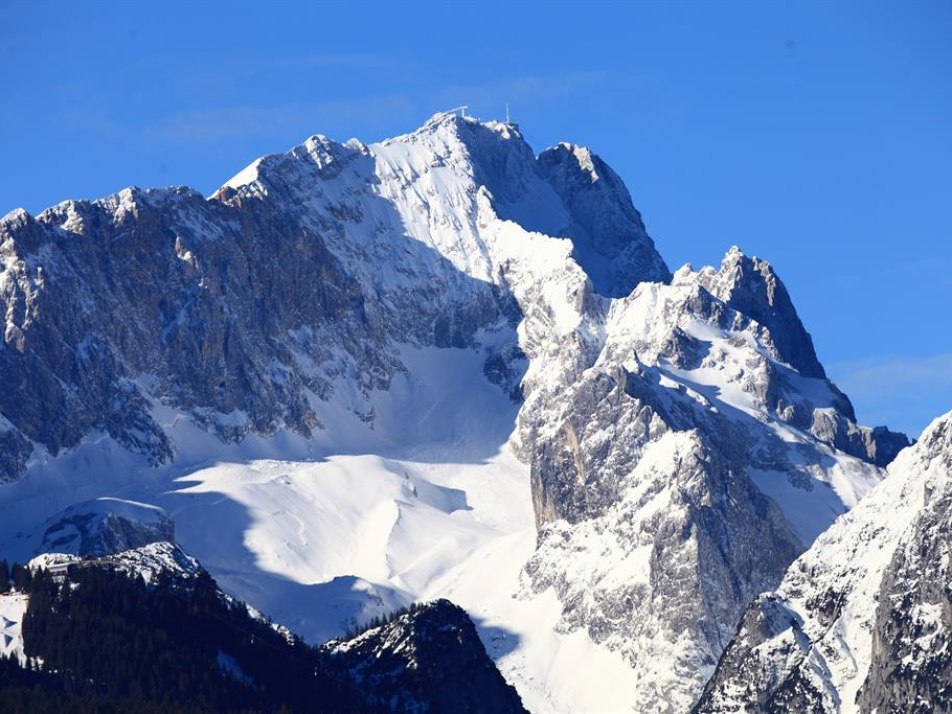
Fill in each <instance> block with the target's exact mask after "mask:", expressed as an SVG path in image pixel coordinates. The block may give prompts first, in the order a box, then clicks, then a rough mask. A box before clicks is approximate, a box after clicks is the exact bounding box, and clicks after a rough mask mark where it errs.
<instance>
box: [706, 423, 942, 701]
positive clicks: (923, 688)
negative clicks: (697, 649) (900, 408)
mask: <svg viewBox="0 0 952 714" xmlns="http://www.w3.org/2000/svg"><path fill="white" fill-rule="evenodd" d="M950 518H952V415H949V414H947V415H946V416H944V417H942V418H940V419H938V420H936V421H935V422H933V423H932V425H931V426H930V427H929V428H927V429H926V431H925V432H924V433H923V435H922V438H921V439H920V440H919V441H918V442H917V443H916V445H915V446H914V447H911V448H909V449H907V450H905V451H903V452H902V453H901V454H900V455H899V457H898V458H897V459H896V460H895V461H894V462H893V464H892V465H890V467H889V470H888V473H887V476H886V478H885V479H884V481H883V482H882V483H881V484H880V485H879V486H878V487H877V488H876V489H874V490H873V491H872V492H871V493H870V494H869V496H867V497H866V498H865V499H864V500H863V501H862V502H861V503H860V504H859V506H857V507H856V508H855V509H853V510H852V511H850V512H849V513H848V514H846V515H845V516H843V517H841V518H840V519H839V520H838V521H837V522H836V523H835V524H834V525H833V526H832V527H831V528H830V529H829V530H828V531H827V532H826V533H824V534H823V535H822V536H820V538H818V539H817V541H816V543H815V544H814V545H813V547H812V548H811V549H810V550H808V551H807V552H806V553H804V554H803V555H802V556H801V557H800V558H799V559H798V560H797V561H796V562H795V563H794V564H793V565H792V566H791V568H790V570H789V572H788V573H787V574H786V576H785V577H784V579H783V582H782V583H781V584H780V586H779V588H777V590H775V591H774V592H771V593H768V594H766V595H764V596H762V597H760V598H758V599H757V601H755V602H754V604H752V605H751V607H750V608H749V609H748V611H747V612H746V614H745V615H744V618H743V620H742V622H741V625H740V627H739V629H738V631H737V633H736V635H735V637H734V639H733V641H732V642H731V645H730V646H729V647H728V648H727V651H726V652H725V653H724V656H723V658H722V659H721V661H720V663H719V664H718V667H717V672H716V674H715V675H714V677H713V678H712V680H711V681H710V682H709V683H708V685H707V687H706V688H705V691H704V695H703V696H702V698H701V700H700V702H699V704H698V706H697V708H696V711H698V712H736V711H751V710H754V711H772V712H800V711H814V712H857V711H858V712H875V711H878V712H890V711H917V712H918V711H921V712H927V711H928V712H932V711H948V710H949V708H950V706H952V700H950V692H952V635H950V632H952V629H950V628H952V607H950V588H949V582H950V579H949V559H950V555H952V554H950V548H952V546H950V542H949V523H950Z"/></svg>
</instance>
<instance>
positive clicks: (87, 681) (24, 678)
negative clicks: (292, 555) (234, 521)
mask: <svg viewBox="0 0 952 714" xmlns="http://www.w3.org/2000/svg"><path fill="white" fill-rule="evenodd" d="M14 580H15V581H16V582H17V584H18V586H17V589H16V590H14V591H12V592H8V593H2V592H0V612H7V614H13V613H12V612H10V610H12V609H13V606H14V605H15V606H16V607H17V608H19V611H18V613H16V615H15V617H16V624H17V625H18V626H20V631H19V632H18V636H17V640H18V641H17V642H15V643H13V647H15V648H16V651H15V652H13V653H12V654H14V655H16V656H17V658H18V660H19V663H18V664H16V665H13V664H9V665H3V664H2V663H0V672H2V674H3V678H2V681H3V686H2V687H0V702H3V703H5V704H6V705H7V706H10V707H12V708H17V709H24V708H36V707H39V706H40V704H41V703H43V702H49V703H51V704H52V703H56V704H57V706H56V708H57V709H60V708H62V707H64V706H65V707H66V708H80V705H81V704H82V705H83V706H91V707H93V708H95V709H97V710H102V709H103V708H117V709H123V710H128V709H134V710H136V711H139V710H141V709H142V708H143V707H144V708H146V709H155V710H158V711H162V710H164V711H168V710H170V709H176V710H177V709H179V708H181V709H182V710H186V709H188V710H193V711H201V710H205V711H222V710H235V711H237V710H239V709H240V710H242V711H278V710H281V711H375V712H382V711H416V712H451V711H468V712H521V711H524V709H523V708H522V706H521V704H520V700H519V697H518V695H517V694H516V692H515V690H514V689H513V688H512V687H511V686H509V685H507V684H506V682H505V681H504V680H503V678H502V676H501V675H500V674H499V672H498V670H496V668H495V667H494V666H493V664H492V661H491V660H490V659H489V658H488V657H487V656H486V651H485V649H484V648H483V646H482V643H481V642H480V641H479V638H478V636H477V635H476V631H475V628H474V627H473V624H472V621H470V619H469V618H468V617H467V615H466V613H465V612H463V611H462V610H460V609H459V608H457V607H455V606H454V605H452V604H451V603H448V602H446V601H438V602H434V603H426V604H420V605H417V606H415V607H414V608H412V610H411V611H410V612H408V613H406V614H402V615H399V616H396V617H393V618H392V619H391V621H390V622H388V623H386V624H384V625H382V626H380V627H377V628H374V629H371V630H368V631H367V632H364V633H362V634H361V635H359V636H356V637H354V638H353V639H351V640H344V641H340V640H337V641H334V642H333V643H331V644H330V645H328V646H327V647H325V648H323V649H313V648H309V647H307V646H306V645H304V644H303V643H302V642H301V641H300V640H299V639H297V638H296V637H294V636H293V635H292V634H291V633H289V632H287V631H286V630H283V629H282V628H280V627H276V626H274V625H273V624H271V623H270V622H268V621H266V620H264V619H263V618H262V617H261V615H259V614H258V613H257V612H255V611H254V610H252V609H250V608H248V607H247V606H246V605H244V604H243V603H240V602H237V601H235V600H234V599H232V598H230V597H228V596H227V595H225V594H224V593H222V592H221V591H220V590H219V589H218V588H217V586H216V584H215V583H214V581H213V580H212V579H211V578H210V576H209V575H208V573H207V572H206V571H205V570H204V569H203V568H202V567H201V566H200V565H199V564H198V563H197V561H195V560H194V558H191V557H189V556H188V555H186V554H185V553H183V552H182V551H181V549H179V548H178V547H177V546H175V545H173V544H171V543H167V542H165V543H155V544H152V545H150V546H146V547H144V548H139V549H134V550H130V551H124V552H122V553H115V554H112V555H108V556H102V557H98V558H91V557H86V558H78V557H75V556H65V555H62V554H45V555H43V556H40V557H38V558H35V559H34V560H33V561H31V563H30V567H29V568H28V569H21V570H19V572H17V571H15V572H14ZM6 587H7V583H6V582H4V583H3V589H6ZM27 661H29V662H30V663H31V667H30V668H29V669H24V668H23V667H22V665H23V664H25V663H26V662H27Z"/></svg>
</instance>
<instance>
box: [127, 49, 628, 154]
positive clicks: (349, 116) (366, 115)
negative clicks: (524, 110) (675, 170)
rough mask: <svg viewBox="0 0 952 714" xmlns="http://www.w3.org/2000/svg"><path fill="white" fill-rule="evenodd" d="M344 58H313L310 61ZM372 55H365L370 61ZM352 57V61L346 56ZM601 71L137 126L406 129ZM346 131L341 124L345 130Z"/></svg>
mask: <svg viewBox="0 0 952 714" xmlns="http://www.w3.org/2000/svg"><path fill="white" fill-rule="evenodd" d="M345 59H347V58H337V59H336V60H335V59H333V58H332V59H328V58H327V57H316V58H314V61H322V62H331V61H344V60H345ZM375 59H376V58H371V57H365V58H363V61H365V62H371V61H375ZM352 61H356V60H352ZM610 79H611V76H610V75H609V74H607V73H605V72H573V73H569V74H565V75H553V76H545V77H542V76H521V77H513V78H508V79H500V80H496V81H491V82H485V83H475V84H467V85H451V86H447V87H444V88H442V89H437V90H434V91H431V92H427V93H425V94H419V95H417V94H412V95H411V94H389V95H380V94H375V95H366V96H363V97H356V98H353V99H345V100H334V101H319V102H297V103H291V104H283V105H274V106H252V105H238V106H219V107H210V108H203V109H191V110H184V111H177V112H173V113H171V114H168V115H165V116H163V117H160V118H159V119H158V120H156V121H155V122H153V123H152V124H150V125H148V126H146V127H145V128H144V129H143V130H142V137H143V138H144V139H146V140H148V141H156V142H163V143H192V144H203V143H214V142H218V141H227V140H234V139H244V138H252V137H263V136H274V135H276V134H282V135H288V136H293V137H295V139H294V140H297V139H303V138H304V137H305V136H307V135H308V134H309V133H313V132H315V131H318V132H325V133H331V132H332V131H334V130H336V129H338V128H346V127H348V126H360V127H362V128H363V129H364V130H367V129H369V130H370V131H373V130H375V129H378V128H380V129H382V128H384V127H388V126H392V125H393V120H394V118H398V119H405V120H406V122H407V130H410V129H413V128H414V126H415V124H414V123H415V122H419V121H421V120H422V119H425V118H426V117H428V116H430V115H431V114H433V113H435V112H437V111H441V110H444V109H448V108H449V107H451V106H455V105H457V104H459V103H460V102H466V103H467V104H470V105H471V106H473V107H474V108H476V109H479V110H486V111H491V110H492V109H493V108H495V110H496V111H497V112H498V115H499V116H502V115H503V112H504V103H505V102H506V101H509V102H512V103H516V104H522V105H523V106H525V105H527V104H529V103H530V102H531V103H539V102H545V101H554V100H559V99H564V98H567V97H570V96H572V95H576V94H579V93H582V92H585V91H587V90H590V89H593V88H596V87H598V86H601V85H604V84H605V83H607V82H609V81H610ZM345 130H346V129H345Z"/></svg>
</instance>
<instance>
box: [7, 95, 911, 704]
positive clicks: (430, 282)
mask: <svg viewBox="0 0 952 714" xmlns="http://www.w3.org/2000/svg"><path fill="white" fill-rule="evenodd" d="M0 261H2V262H0V304H2V307H3V312H4V314H5V319H6V327H5V332H4V341H3V344H2V347H0V377H2V379H0V443H2V445H3V448H2V449H0V454H3V455H2V456H0V470H2V475H3V478H4V479H5V480H6V481H7V482H8V483H7V485H6V486H3V487H2V488H0V548H2V549H3V551H4V552H9V553H11V554H12V555H13V556H14V557H23V556H25V555H29V554H31V553H32V552H34V551H38V550H39V549H42V547H43V546H42V537H43V536H44V534H48V536H49V538H51V539H53V540H57V539H67V538H70V537H73V538H79V539H80V540H81V539H82V535H81V534H80V533H79V530H80V529H79V524H80V521H81V519H82V518H85V517H86V516H88V515H89V511H90V508H89V506H88V504H89V503H95V504H97V505H96V508H95V509H93V510H94V512H95V513H96V514H98V515H97V516H96V518H94V519H92V520H90V521H89V522H90V523H104V522H109V523H112V524H115V523H118V522H121V518H126V516H128V515H129V513H130V511H129V509H128V508H127V507H125V506H123V509H124V510H123V513H124V514H126V515H125V516H122V515H121V514H117V515H116V516H115V518H113V519H111V520H110V519H109V518H105V517H104V516H103V514H102V508H103V503H107V504H108V503H110V502H104V501H102V500H100V499H103V498H112V499H120V501H121V502H123V503H127V502H134V503H136V504H140V505H142V504H148V505H149V506H155V507H156V508H161V509H164V512H165V513H166V514H167V515H168V518H170V519H171V520H172V521H173V522H174V526H175V534H176V538H177V539H178V540H179V541H180V542H181V543H182V544H183V545H184V546H185V547H186V548H187V550H188V551H189V552H191V553H194V554H195V555H196V556H197V557H198V558H199V559H200V560H201V562H202V563H203V564H204V565H205V567H207V568H208V569H209V571H210V572H211V573H212V574H213V575H214V576H215V577H216V579H217V580H218V581H219V582H220V583H221V585H222V587H223V588H224V589H225V590H226V591H228V592H229V593H232V594H233V595H235V596H237V597H240V598H241V599H243V600H246V601H248V602H249V603H251V604H252V605H254V606H255V607H257V608H258V609H260V610H261V611H263V612H265V613H267V614H268V615H270V616H272V617H273V618H274V619H275V620H277V621H278V622H281V623H282V624H285V625H288V626H290V627H291V628H292V629H294V630H295V631H297V632H300V633H301V634H302V635H304V636H305V637H307V638H308V639H310V640H311V641H315V642H318V641H323V640H324V639H327V638H328V637H330V636H333V635H334V634H339V633H340V632H341V631H342V630H343V629H344V628H345V627H346V626H348V625H351V624H354V623H355V622H358V623H359V622H362V621H365V620H366V619H368V618H370V617H372V616H375V615H381V614H385V613H386V612H388V611H390V610H393V609H395V608H397V607H401V606H404V605H407V604H409V603H410V602H413V601H415V600H419V599H437V598H442V597H445V598H448V599H450V600H452V601H453V602H455V603H456V604H458V605H460V606H462V607H463V608H464V609H466V610H467V611H468V612H469V613H470V614H471V615H472V616H473V617H474V619H475V620H476V623H477V627H478V630H479V633H480V636H481V637H482V639H483V642H484V643H485V644H486V647H487V650H488V651H489V652H490V655H491V656H493V657H494V659H495V660H496V663H497V665H498V666H499V667H500V669H501V671H502V672H503V674H504V676H506V678H507V679H508V680H509V681H510V682H511V683H513V684H514V685H515V686H516V687H517V689H518V690H519V692H520V695H521V696H522V698H523V701H524V702H525V704H526V705H527V706H528V707H529V708H530V709H532V710H539V711H542V710H563V711H564V710H579V709H620V708H631V707H634V708H635V709H636V710H639V711H649V710H650V711H686V710H687V709H689V708H690V706H691V705H692V704H693V703H694V701H695V700H696V698H697V696H698V695H699V694H700V692H701V689H702V687H703V686H704V683H705V681H706V680H707V678H708V677H709V676H710V675H711V673H712V672H713V670H714V666H715V664H716V662H717V660H718V658H719V656H720V655H721V653H722V651H723V650H724V648H725V647H726V646H727V644H728V642H729V641H730V638H731V635H732V633H733V632H734V628H735V626H736V624H737V622H738V620H739V618H740V617H741V615H742V613H743V612H744V609H745V608H746V607H747V605H748V604H749V603H750V602H751V600H752V599H753V598H754V597H756V596H757V595H758V594H759V593H760V592H762V591H765V590H769V589H772V588H774V587H776V586H777V585H778V584H779V583H780V581H781V578H782V577H783V575H784V573H785V571H786V569H787V567H788V566H789V565H790V563H791V562H793V561H794V559H795V558H796V557H797V556H798V555H800V554H801V553H802V552H803V551H804V550H805V549H806V548H808V547H809V546H810V545H811V544H812V543H813V541H814V540H815V539H816V538H817V536H818V535H819V534H820V533H822V532H823V531H824V530H825V529H826V528H827V527H828V526H829V525H830V523H832V522H833V520H834V519H835V518H836V517H837V516H839V515H841V514H842V513H844V512H845V511H846V510H848V509H849V508H851V507H853V506H854V505H855V504H856V503H857V502H859V501H860V499H861V498H863V497H864V495H865V494H866V493H867V492H869V491H870V490H871V489H873V488H874V487H875V486H876V484H877V483H878V482H879V480H880V479H881V476H882V472H881V467H882V466H885V465H886V464H887V463H889V462H890V461H891V460H892V459H893V458H894V457H895V455H896V453H897V452H898V451H899V450H900V449H901V448H902V447H904V446H906V444H907V443H908V442H907V440H906V439H905V437H904V436H902V435H898V434H894V433H892V432H889V431H888V430H887V429H885V428H876V429H869V428H867V427H862V426H859V425H857V424H856V421H855V415H854V413H853V409H852V406H851V405H850V403H849V400H848V399H847V398H846V396H845V395H843V394H842V393H841V392H840V391H839V390H838V389H837V388H836V387H835V385H833V384H832V383H831V382H830V381H828V380H827V379H826V377H825V372H824V370H823V367H822V365H821V364H820V362H819V360H818V358H817V355H816V353H815V350H814V346H813V343H812V340H811V339H810V336H809V334H808V333H807V331H806V329H805V328H804V326H803V325H802V324H801V322H800V320H799V318H798V316H797V313H796V310H795V309H794V307H793V303H792V301H791V298H790V296H789V295H788V293H787V291H786V289H785V288H784V286H783V283H782V282H781V281H780V279H779V278H778V277H777V275H776V273H775V272H774V271H773V269H772V268H771V267H770V266H769V265H768V264H767V263H765V262H764V261H761V260H758V259H756V258H750V257H748V256H746V255H744V254H743V253H742V252H741V251H740V250H738V249H737V248H732V249H731V250H730V251H729V252H728V253H727V254H726V256H725V258H724V260H723V262H722V264H721V265H720V266H719V267H718V268H712V267H706V268H702V269H700V270H697V271H695V270H693V269H692V268H691V267H690V266H685V267H683V268H681V269H679V270H677V271H676V272H675V273H674V274H673V275H672V274H671V272H670V271H669V270H668V268H667V266H666V264H665V263H664V261H663V260H662V258H661V257H660V255H659V254H658V252H657V251H656V249H655V246H654V243H653V242H652V240H651V238H650V237H649V236H648V234H647V233H646V231H645V228H644V225H643V223H642V220H641V217H640V215H639V214H638V212H637V210H636V209H635V208H634V206H633V204H632V202H631V198H630V196H629V194H628V191H627V189H626V188H625V187H624V185H623V184H622V182H621V181H620V179H619V178H618V177H617V175H615V173H614V172H612V170H611V169H610V168H609V167H608V166H607V165H606V164H605V163H604V162H603V161H602V160H601V159H600V158H598V157H597V156H595V155H594V154H593V153H592V152H591V151H589V150H588V149H584V148H582V147H578V146H574V145H571V144H560V145H558V146H556V147H554V148H552V149H548V150H546V151H544V152H542V153H541V154H539V155H538V156H536V155H535V154H534V153H533V151H532V150H531V148H530V147H529V146H528V144H527V143H526V142H525V140H524V139H523V137H522V135H521V134H520V132H519V130H518V129H517V128H516V127H515V126H514V125H511V124H505V123H500V122H487V123H481V122H478V121H476V120H473V119H471V118H462V117H458V116H455V115H448V114H442V115H437V116H435V117H434V118H433V119H431V120H430V121H428V122H427V123H426V124H424V125H423V126H422V127H421V128H420V129H418V130H417V131H415V132H413V133H411V134H407V135H405V136H401V137H397V138H394V139H390V140H387V141H383V142H380V143H376V144H363V143H361V142H359V141H357V140H350V141H348V142H346V143H344V144H340V143H336V142H333V141H331V140H329V139H327V138H326V137H321V136H315V137H311V138H310V139H308V140H307V141H306V142H304V143H303V144H302V145H300V146H298V147H296V148H294V149H292V150H291V151H290V152H288V153H286V154H277V155H273V156H267V157H264V158H262V159H258V160H257V161H255V162H253V163H252V164H251V165H250V166H248V167H247V168H246V169H244V170H243V171H241V172H240V173H238V174H237V175H236V176H235V177H234V178H232V179H231V180H229V181H228V182H226V183H225V185H224V186H223V187H222V188H221V189H219V190H218V191H217V192H216V193H215V194H214V195H213V196H212V197H210V198H208V199H205V198H203V197H202V196H200V195H198V194H197V193H195V192H193V191H190V190H188V189H165V190H152V191H141V190H139V189H128V190H126V191H123V192H120V193H119V194H117V195H115V196H112V197H109V198H106V199H103V200H101V201H94V202H66V203H64V204H60V205H59V206H56V207H54V208H52V209H49V210H48V211H45V212H44V213H42V214H40V215H39V216H37V217H35V218H34V217H31V216H29V215H27V214H26V213H25V212H23V211H16V212H14V213H11V214H9V215H8V216H6V217H4V218H3V219H2V221H0ZM120 501H114V502H113V503H119V502H120ZM77 503H85V504H87V505H83V506H75V505H74V504H77ZM71 508H72V510H70V509H71ZM155 513H158V512H157V511H148V513H145V512H143V514H142V515H143V518H146V520H148V519H149V518H152V517H153V516H154V515H155ZM117 518H118V519H120V521H117V520H115V519H117ZM126 520H128V518H126ZM82 522H83V523H86V521H82ZM145 526H146V524H143V528H142V529H141V531H140V529H132V531H134V532H136V533H140V532H141V533H146V532H148V529H147V528H146V527H145ZM71 529H74V530H71ZM103 530H105V532H108V533H115V532H116V531H117V528H116V527H115V525H113V526H110V527H108V528H105V529H102V528H100V532H102V531H103ZM120 530H122V532H123V533H125V532H127V531H128V530H129V529H128V528H126V526H122V529H120ZM63 542H65V540H63Z"/></svg>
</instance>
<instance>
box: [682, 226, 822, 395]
mask: <svg viewBox="0 0 952 714" xmlns="http://www.w3.org/2000/svg"><path fill="white" fill-rule="evenodd" d="M700 277H701V280H702V284H703V285H704V287H705V288H707V290H708V291H709V292H710V293H711V294H712V295H714V296H715V297H717V298H719V299H720V300H723V301H724V302H725V303H727V304H728V305H729V306H730V307H732V308H734V309H736V310H737V311H738V312H741V313H743V314H745V315H748V316H750V317H752V318H753V319H755V320H756V321H757V322H759V323H760V324H761V325H763V326H764V327H766V328H767V329H768V330H769V331H770V334H771V337H772V338H773V342H774V345H775V346H776V348H777V351H778V352H779V353H780V355H781V357H782V358H783V359H784V360H785V361H786V362H787V363H788V364H790V365H791V366H792V367H794V368H795V369H796V370H797V371H799V372H800V374H802V375H803V376H804V377H817V378H821V379H825V378H826V372H825V371H824V370H823V366H822V365H821V364H820V361H819V360H818V359H817V356H816V350H815V349H814V347H813V338H812V337H810V333H808V332H807V331H806V328H804V326H803V323H802V322H800V317H799V315H798V314H797V311H796V308H794V306H793V301H792V300H791V299H790V294H789V293H788V292H787V288H786V287H785V286H784V284H783V282H782V281H781V280H780V278H779V277H778V276H777V274H776V273H775V272H774V269H773V268H772V267H771V265H770V264H769V263H768V262H767V261H765V260H761V259H759V258H757V257H753V258H750V257H748V256H747V255H746V254H744V252H743V251H741V249H740V248H739V247H737V246H736V245H735V246H731V248H730V250H728V251H727V253H726V254H725V255H724V259H723V260H722V261H721V267H720V269H719V270H717V271H714V270H713V269H710V268H708V269H706V270H703V271H701V276H700Z"/></svg>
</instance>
